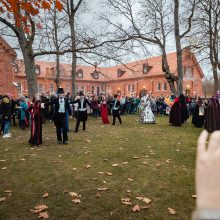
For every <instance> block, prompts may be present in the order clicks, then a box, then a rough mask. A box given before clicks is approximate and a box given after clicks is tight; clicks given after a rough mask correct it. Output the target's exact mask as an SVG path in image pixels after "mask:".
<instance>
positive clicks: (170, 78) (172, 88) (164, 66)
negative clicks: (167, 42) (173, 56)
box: [161, 48, 178, 96]
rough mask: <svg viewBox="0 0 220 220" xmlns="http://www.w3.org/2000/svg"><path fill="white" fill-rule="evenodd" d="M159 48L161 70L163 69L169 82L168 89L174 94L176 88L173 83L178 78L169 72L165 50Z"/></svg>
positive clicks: (175, 93)
mask: <svg viewBox="0 0 220 220" xmlns="http://www.w3.org/2000/svg"><path fill="white" fill-rule="evenodd" d="M161 49H162V70H163V72H164V75H165V78H166V80H167V82H168V84H169V87H170V91H171V92H172V93H173V94H174V95H175V96H176V95H177V92H176V88H175V84H174V83H175V81H176V80H177V79H178V77H176V76H174V75H173V74H172V73H171V72H170V67H169V65H168V61H167V55H166V51H165V49H164V48H161Z"/></svg>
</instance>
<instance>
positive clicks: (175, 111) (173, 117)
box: [169, 98, 182, 126]
mask: <svg viewBox="0 0 220 220" xmlns="http://www.w3.org/2000/svg"><path fill="white" fill-rule="evenodd" d="M169 123H170V124H171V125H173V126H181V125H182V118H181V104H180V101H179V98H175V99H174V103H173V105H172V107H171V110H170V119H169Z"/></svg>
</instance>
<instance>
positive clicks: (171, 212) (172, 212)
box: [168, 208, 176, 215]
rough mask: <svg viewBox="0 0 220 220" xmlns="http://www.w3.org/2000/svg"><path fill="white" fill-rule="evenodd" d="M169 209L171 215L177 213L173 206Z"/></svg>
mask: <svg viewBox="0 0 220 220" xmlns="http://www.w3.org/2000/svg"><path fill="white" fill-rule="evenodd" d="M168 211H169V213H170V214H171V215H175V214H176V210H175V209H172V208H168Z"/></svg>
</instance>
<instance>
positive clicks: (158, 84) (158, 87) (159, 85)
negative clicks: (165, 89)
mask: <svg viewBox="0 0 220 220" xmlns="http://www.w3.org/2000/svg"><path fill="white" fill-rule="evenodd" d="M160 90H161V84H160V83H157V91H160Z"/></svg>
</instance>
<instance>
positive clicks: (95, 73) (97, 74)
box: [91, 71, 99, 79]
mask: <svg viewBox="0 0 220 220" xmlns="http://www.w3.org/2000/svg"><path fill="white" fill-rule="evenodd" d="M91 75H92V77H93V79H98V78H99V72H97V71H94V72H93V73H91Z"/></svg>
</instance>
